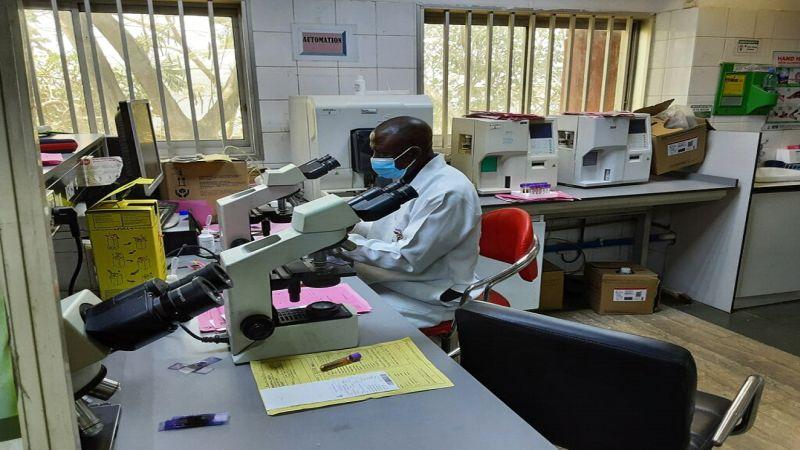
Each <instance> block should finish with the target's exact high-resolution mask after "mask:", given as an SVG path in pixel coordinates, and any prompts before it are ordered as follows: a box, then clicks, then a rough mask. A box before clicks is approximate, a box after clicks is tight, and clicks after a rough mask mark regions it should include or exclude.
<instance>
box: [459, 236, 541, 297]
mask: <svg viewBox="0 0 800 450" xmlns="http://www.w3.org/2000/svg"><path fill="white" fill-rule="evenodd" d="M538 254H539V239H538V238H537V237H536V234H534V235H533V242H532V243H531V247H530V248H529V249H528V252H527V253H525V254H524V255H523V256H522V258H520V259H518V260H517V261H516V262H515V263H514V264H512V265H510V266H508V267H506V268H505V269H503V270H501V271H500V272H498V273H497V274H495V275H492V276H490V277H486V278H484V279H482V280H478V281H476V282H474V283H472V284H470V285H469V286H467V288H466V289H465V290H464V293H463V294H462V295H461V302H460V303H459V306H463V305H464V303H466V302H468V301H469V300H470V299H471V298H472V297H471V295H470V294H471V293H472V291H474V290H475V289H477V288H479V287H481V286H486V289H485V290H484V291H483V300H484V301H488V300H489V291H490V290H491V289H492V287H494V285H496V284H497V283H500V282H501V281H504V280H506V279H508V278H511V277H512V276H513V275H516V274H518V273H519V272H521V271H522V269H524V268H525V267H527V266H528V264H530V263H531V262H532V261H533V260H534V259H536V256H537V255H538Z"/></svg>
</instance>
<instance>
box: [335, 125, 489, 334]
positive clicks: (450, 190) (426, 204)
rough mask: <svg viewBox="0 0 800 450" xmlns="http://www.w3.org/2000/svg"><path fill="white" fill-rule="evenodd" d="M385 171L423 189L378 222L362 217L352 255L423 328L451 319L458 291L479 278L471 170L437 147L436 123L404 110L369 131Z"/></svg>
mask: <svg viewBox="0 0 800 450" xmlns="http://www.w3.org/2000/svg"><path fill="white" fill-rule="evenodd" d="M370 146H371V147H372V150H373V158H372V161H371V162H372V167H373V169H374V170H375V172H376V173H377V174H378V176H381V177H383V178H388V179H394V180H397V179H402V180H403V181H405V182H407V183H408V184H410V185H411V186H412V187H413V188H414V189H415V190H416V191H417V193H418V194H419V197H417V198H416V199H414V200H411V201H409V202H407V203H405V204H404V205H403V206H402V207H401V208H400V209H399V210H398V211H396V212H394V213H393V214H390V215H388V216H386V217H384V218H382V219H380V220H378V221H376V222H371V223H363V222H362V223H360V224H358V225H356V227H355V228H354V229H353V233H352V234H351V236H350V239H351V240H352V241H353V242H355V243H356V244H358V246H359V247H358V248H357V249H356V250H353V251H352V252H348V255H349V256H350V257H352V258H353V260H354V261H356V265H355V267H356V271H357V272H358V275H359V277H360V278H361V279H362V280H364V281H365V282H367V283H368V284H369V285H370V286H371V287H372V288H373V289H375V291H377V292H378V294H380V295H381V297H382V298H384V299H385V300H387V301H388V302H389V303H390V304H391V305H392V306H393V307H394V308H395V309H396V310H397V311H399V312H400V313H401V314H402V315H403V316H405V317H406V318H407V319H408V320H410V321H411V322H412V323H413V324H414V325H415V326H416V327H418V328H424V327H429V326H433V325H437V324H439V323H440V322H442V321H445V320H452V319H453V314H454V311H455V309H456V307H457V306H458V299H459V298H460V297H461V293H462V292H463V291H464V290H465V289H466V287H467V286H468V285H469V284H470V283H472V282H474V281H475V280H476V279H477V278H476V276H475V265H476V263H477V260H478V241H479V240H480V226H481V207H480V203H479V201H478V195H477V193H476V192H475V188H474V186H473V185H472V183H470V181H469V179H467V177H466V176H464V174H462V173H461V172H459V171H458V170H457V169H455V168H453V167H450V166H448V165H447V163H445V161H444V157H443V156H442V155H437V154H436V153H434V152H433V148H432V132H431V128H430V127H429V126H428V124H426V123H425V122H423V121H422V120H419V119H416V118H413V117H397V118H394V119H390V120H387V121H385V122H383V123H382V124H380V125H378V127H377V128H375V130H374V131H373V132H372V134H371V135H370Z"/></svg>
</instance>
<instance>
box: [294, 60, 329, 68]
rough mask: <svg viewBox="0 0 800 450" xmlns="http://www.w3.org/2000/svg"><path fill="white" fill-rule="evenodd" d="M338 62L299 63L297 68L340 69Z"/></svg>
mask: <svg viewBox="0 0 800 450" xmlns="http://www.w3.org/2000/svg"><path fill="white" fill-rule="evenodd" d="M337 63H338V61H313V60H308V61H302V60H301V61H297V67H339V65H338V64H337Z"/></svg>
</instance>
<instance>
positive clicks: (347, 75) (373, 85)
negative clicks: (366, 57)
mask: <svg viewBox="0 0 800 450" xmlns="http://www.w3.org/2000/svg"><path fill="white" fill-rule="evenodd" d="M359 75H361V76H363V77H364V81H366V82H367V90H368V91H375V90H377V89H378V69H375V68H346V67H342V68H341V69H339V93H341V94H342V95H349V94H353V93H355V88H354V86H355V81H356V78H358V76H359Z"/></svg>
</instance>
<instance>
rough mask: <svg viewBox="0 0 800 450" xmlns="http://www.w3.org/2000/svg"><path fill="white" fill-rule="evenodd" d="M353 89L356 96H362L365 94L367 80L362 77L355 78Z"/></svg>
mask: <svg viewBox="0 0 800 450" xmlns="http://www.w3.org/2000/svg"><path fill="white" fill-rule="evenodd" d="M353 89H354V92H355V94H356V95H364V94H365V93H366V92H367V80H365V79H364V76H363V75H359V76H358V77H356V82H355V83H354V84H353Z"/></svg>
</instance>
